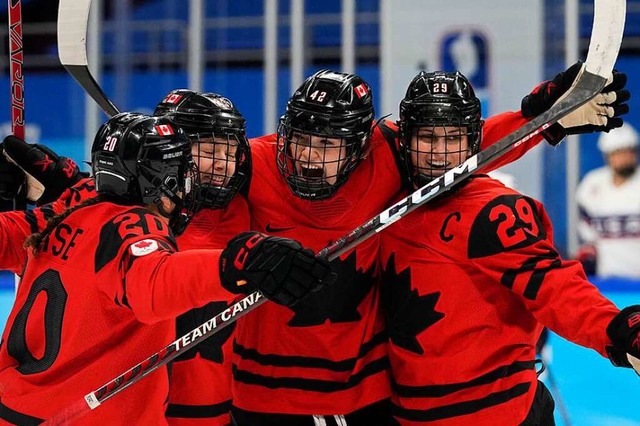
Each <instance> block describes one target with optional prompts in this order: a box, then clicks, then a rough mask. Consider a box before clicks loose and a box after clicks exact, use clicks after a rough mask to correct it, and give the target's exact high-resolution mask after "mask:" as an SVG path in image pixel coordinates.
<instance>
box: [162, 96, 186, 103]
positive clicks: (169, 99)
mask: <svg viewBox="0 0 640 426" xmlns="http://www.w3.org/2000/svg"><path fill="white" fill-rule="evenodd" d="M180 99H182V95H178V94H177V93H171V94H170V95H167V97H166V98H164V99H163V100H162V102H163V103H165V104H172V105H175V104H177V103H178V102H180Z"/></svg>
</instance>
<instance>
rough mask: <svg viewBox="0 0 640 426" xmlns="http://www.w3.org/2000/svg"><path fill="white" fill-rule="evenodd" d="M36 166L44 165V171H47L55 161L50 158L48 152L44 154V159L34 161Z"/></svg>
mask: <svg viewBox="0 0 640 426" xmlns="http://www.w3.org/2000/svg"><path fill="white" fill-rule="evenodd" d="M33 164H34V165H35V166H42V172H43V173H44V172H46V171H47V168H48V167H49V164H53V161H51V160H50V159H49V156H48V155H47V154H45V155H44V158H43V159H42V160H39V161H36V162H34V163H33Z"/></svg>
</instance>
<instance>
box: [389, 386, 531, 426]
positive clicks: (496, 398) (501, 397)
mask: <svg viewBox="0 0 640 426" xmlns="http://www.w3.org/2000/svg"><path fill="white" fill-rule="evenodd" d="M530 387H531V383H519V384H517V385H515V386H514V387H512V388H511V389H507V390H505V391H501V392H495V393H492V394H489V395H487V396H485V397H484V398H480V399H474V400H471V401H464V402H458V403H456V404H450V405H443V406H442V407H437V408H430V409H428V410H413V409H409V408H402V407H400V406H398V405H396V404H393V409H392V410H393V415H394V416H395V417H399V418H402V419H406V420H410V421H414V422H428V421H434V420H442V419H449V418H452V417H458V416H464V415H466V414H471V413H476V412H478V411H480V410H483V409H485V408H489V407H493V406H495V405H499V404H503V403H505V402H507V401H510V400H512V399H514V398H517V397H519V396H522V395H524V394H526V393H527V392H528V391H529V388H530Z"/></svg>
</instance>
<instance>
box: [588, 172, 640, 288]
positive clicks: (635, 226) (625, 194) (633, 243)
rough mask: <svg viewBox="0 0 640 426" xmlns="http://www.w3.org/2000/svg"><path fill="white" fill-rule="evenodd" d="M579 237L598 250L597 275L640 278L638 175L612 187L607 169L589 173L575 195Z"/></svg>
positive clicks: (639, 176)
mask: <svg viewBox="0 0 640 426" xmlns="http://www.w3.org/2000/svg"><path fill="white" fill-rule="evenodd" d="M576 200H577V202H578V207H579V209H580V223H579V225H578V232H579V235H580V238H581V239H582V240H583V241H584V242H585V243H589V244H593V245H594V246H595V247H596V250H597V256H598V258H597V274H598V275H599V276H604V277H606V276H620V277H630V278H640V262H638V257H639V256H640V172H636V173H635V174H634V175H633V176H632V177H631V178H630V179H629V180H628V181H627V182H625V183H623V184H622V185H620V186H614V185H613V173H612V171H611V169H610V168H609V167H601V168H599V169H595V170H593V171H591V172H589V173H588V174H587V175H586V176H585V177H584V179H583V180H582V182H580V185H578V191H577V194H576Z"/></svg>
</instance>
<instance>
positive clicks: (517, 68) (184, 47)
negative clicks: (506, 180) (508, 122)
mask: <svg viewBox="0 0 640 426" xmlns="http://www.w3.org/2000/svg"><path fill="white" fill-rule="evenodd" d="M22 3H23V11H22V13H23V22H24V24H23V31H24V50H25V58H24V70H25V77H24V81H25V116H26V123H27V141H28V142H40V143H43V144H45V145H47V146H50V147H51V148H53V149H54V150H55V151H57V152H58V153H60V154H62V155H66V156H70V157H72V158H74V159H75V160H76V161H77V162H78V163H81V162H83V161H87V160H88V152H89V150H88V147H90V144H91V142H92V137H93V134H94V133H95V131H96V130H97V128H98V126H99V125H100V124H101V122H102V121H104V120H105V119H106V116H105V115H104V114H103V113H102V112H101V111H99V110H98V109H97V107H96V106H95V104H94V103H93V101H92V100H91V99H90V98H87V97H86V96H85V93H84V92H83V90H82V89H81V88H80V87H79V86H78V85H77V84H76V82H75V81H74V80H73V79H72V78H71V77H70V76H69V75H68V74H66V72H65V70H64V69H63V68H62V67H61V66H60V64H59V59H58V54H57V44H56V19H57V7H58V2H57V1H56V0H22ZM489 3H490V6H489ZM627 3H628V5H627V21H626V29H625V35H624V40H623V45H622V51H621V53H620V55H619V58H618V62H617V68H618V69H619V70H621V71H624V72H626V73H627V75H628V76H629V82H628V87H629V88H630V90H631V92H632V96H633V97H632V99H631V101H630V106H631V113H630V114H628V115H627V116H626V118H625V119H626V121H628V122H629V123H631V124H632V125H634V126H635V127H640V113H639V112H638V111H640V79H639V78H638V77H637V76H638V75H640V0H628V1H627ZM0 5H1V6H0V14H2V16H3V19H4V20H5V22H6V21H7V5H6V2H5V3H4V4H2V2H0ZM592 21H593V2H592V1H591V0H564V1H563V0H492V1H491V2H479V1H471V0H448V1H446V2H443V1H435V0H402V1H396V2H393V3H392V1H391V0H322V1H311V0H263V1H252V0H179V1H176V0H93V3H92V13H91V21H90V25H89V34H88V56H89V66H90V68H91V71H92V73H93V75H94V77H96V79H97V80H98V82H99V83H100V85H101V86H102V88H103V89H104V91H105V93H106V94H107V95H108V96H109V97H110V98H111V100H112V101H113V102H114V103H115V105H117V106H118V108H120V110H122V111H125V110H127V111H131V110H135V111H140V112H151V111H153V109H154V107H155V105H156V104H157V103H158V102H159V101H160V100H161V99H162V98H163V97H164V95H165V94H166V93H167V92H169V91H170V90H172V89H176V88H190V89H194V90H206V91H213V92H218V93H221V94H223V95H224V96H227V97H229V98H230V99H231V100H232V101H233V102H234V103H235V104H236V106H237V107H238V108H239V109H240V110H241V111H242V112H243V114H244V115H245V117H246V118H247V121H248V133H249V136H250V137H253V136H259V135H262V134H266V133H271V132H273V131H274V130H275V128H276V125H277V120H278V118H279V116H280V114H282V112H283V111H284V108H285V105H286V101H287V99H288V97H289V96H290V95H291V94H292V92H293V89H294V88H296V87H297V86H298V85H299V84H300V83H301V82H302V81H303V79H304V78H305V77H306V76H308V75H310V74H312V73H313V72H315V71H317V70H319V69H323V68H331V69H334V70H342V71H347V72H355V73H357V74H360V75H361V76H362V77H364V78H365V79H366V80H367V81H368V82H369V84H370V85H371V86H372V88H373V91H374V99H375V107H376V113H377V116H378V117H383V116H387V115H390V116H391V117H392V118H395V117H397V110H398V104H399V101H400V99H401V98H402V97H403V95H404V91H405V89H406V86H407V85H408V83H409V82H410V80H411V78H412V77H413V76H414V75H415V74H416V73H417V71H419V70H420V69H426V70H447V71H452V70H455V69H459V70H461V71H462V72H463V73H464V74H465V75H466V76H467V77H469V78H470V79H471V81H472V83H473V85H474V87H475V88H476V92H477V94H478V96H479V97H480V98H481V101H482V104H483V113H484V116H485V117H487V116H490V115H493V114H497V113H499V112H502V111H506V110H517V109H519V107H520V101H521V99H522V97H523V96H524V95H526V94H528V93H529V92H530V91H531V89H532V88H533V87H534V86H535V85H536V84H537V83H539V82H540V81H542V80H545V79H548V78H551V77H553V75H555V74H556V73H558V72H560V71H562V70H564V69H565V68H566V67H567V66H568V65H570V64H572V63H573V62H575V61H576V60H578V59H583V60H584V59H585V58H586V49H587V47H588V42H589V36H590V33H591V25H592ZM7 34H8V31H7V28H6V26H5V27H4V28H3V29H2V30H0V36H1V38H2V40H3V41H2V43H1V45H0V46H1V47H0V48H1V49H2V52H1V53H0V65H1V66H2V68H3V70H4V72H3V74H2V75H1V76H0V87H4V88H5V90H0V132H2V133H4V134H8V133H9V132H10V111H9V106H10V96H9V94H10V92H9V87H10V86H9V76H8V74H9V73H8V63H9V61H8V60H9V54H8V39H7ZM596 139H597V136H594V135H586V136H582V137H580V138H579V139H578V138H572V139H571V140H569V141H566V142H565V143H563V144H561V145H560V146H559V147H557V148H551V147H549V146H546V144H540V146H539V147H537V148H536V149H534V150H533V151H531V152H529V153H527V155H526V156H525V157H524V158H523V159H521V160H519V161H518V162H517V163H515V164H513V165H510V166H507V167H505V168H504V169H503V170H502V171H503V172H505V173H507V174H508V175H509V176H510V177H511V179H512V180H513V181H514V182H515V186H516V188H517V189H518V190H520V191H521V192H524V193H525V194H527V195H530V196H532V197H535V198H537V199H540V200H542V201H543V202H544V203H545V205H546V208H547V210H548V212H549V214H550V216H551V218H552V220H553V223H554V229H555V241H556V244H557V246H558V247H559V249H560V250H561V252H562V253H563V254H564V255H565V256H568V257H571V256H573V255H574V254H575V252H576V250H577V247H578V241H577V237H576V226H577V217H578V212H577V207H576V204H575V188H576V185H577V183H578V181H579V180H580V179H581V178H582V177H583V176H584V175H585V174H586V173H587V172H588V171H590V170H592V169H594V168H595V167H599V166H601V165H602V164H603V157H602V154H601V153H600V152H599V151H598V149H597V147H596ZM84 168H85V169H88V167H86V166H85V167H84ZM7 207H8V206H7ZM639 254H640V253H639ZM4 278H5V279H4V280H2V281H1V282H0V289H4V290H2V292H0V298H1V300H2V302H3V305H1V306H0V322H1V323H4V321H5V318H6V315H7V312H8V309H9V307H10V304H11V300H12V295H13V293H12V292H13V278H12V276H5V277H4ZM593 280H594V282H595V283H596V284H597V285H598V286H600V288H601V289H602V291H603V292H604V293H605V294H606V295H607V296H608V297H610V298H611V299H612V300H614V302H616V304H618V305H619V306H626V305H630V304H634V303H638V301H639V300H640V281H634V280H629V279H611V278H607V279H603V278H598V277H593ZM567 309H568V310H569V309H571V307H570V306H568V307H567ZM546 356H547V358H548V361H550V370H551V371H552V375H553V376H552V377H551V379H555V380H553V382H552V384H551V385H550V387H551V388H552V391H553V392H554V394H555V396H556V401H557V402H559V403H560V404H559V405H562V409H560V410H557V418H558V424H565V425H568V424H574V425H640V414H638V413H637V409H636V408H635V406H636V405H637V402H636V400H635V398H634V395H637V390H638V389H639V388H640V378H638V377H635V375H633V373H632V372H631V371H628V370H622V369H614V368H613V367H611V366H610V364H609V362H608V361H607V360H605V359H602V358H601V357H599V355H597V354H595V353H592V352H591V351H588V350H586V349H581V348H578V347H576V346H575V345H572V344H570V343H567V342H566V341H564V340H562V339H560V338H558V337H557V336H554V335H552V336H551V337H550V339H549V344H548V346H547V348H546ZM553 383H555V385H553Z"/></svg>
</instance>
